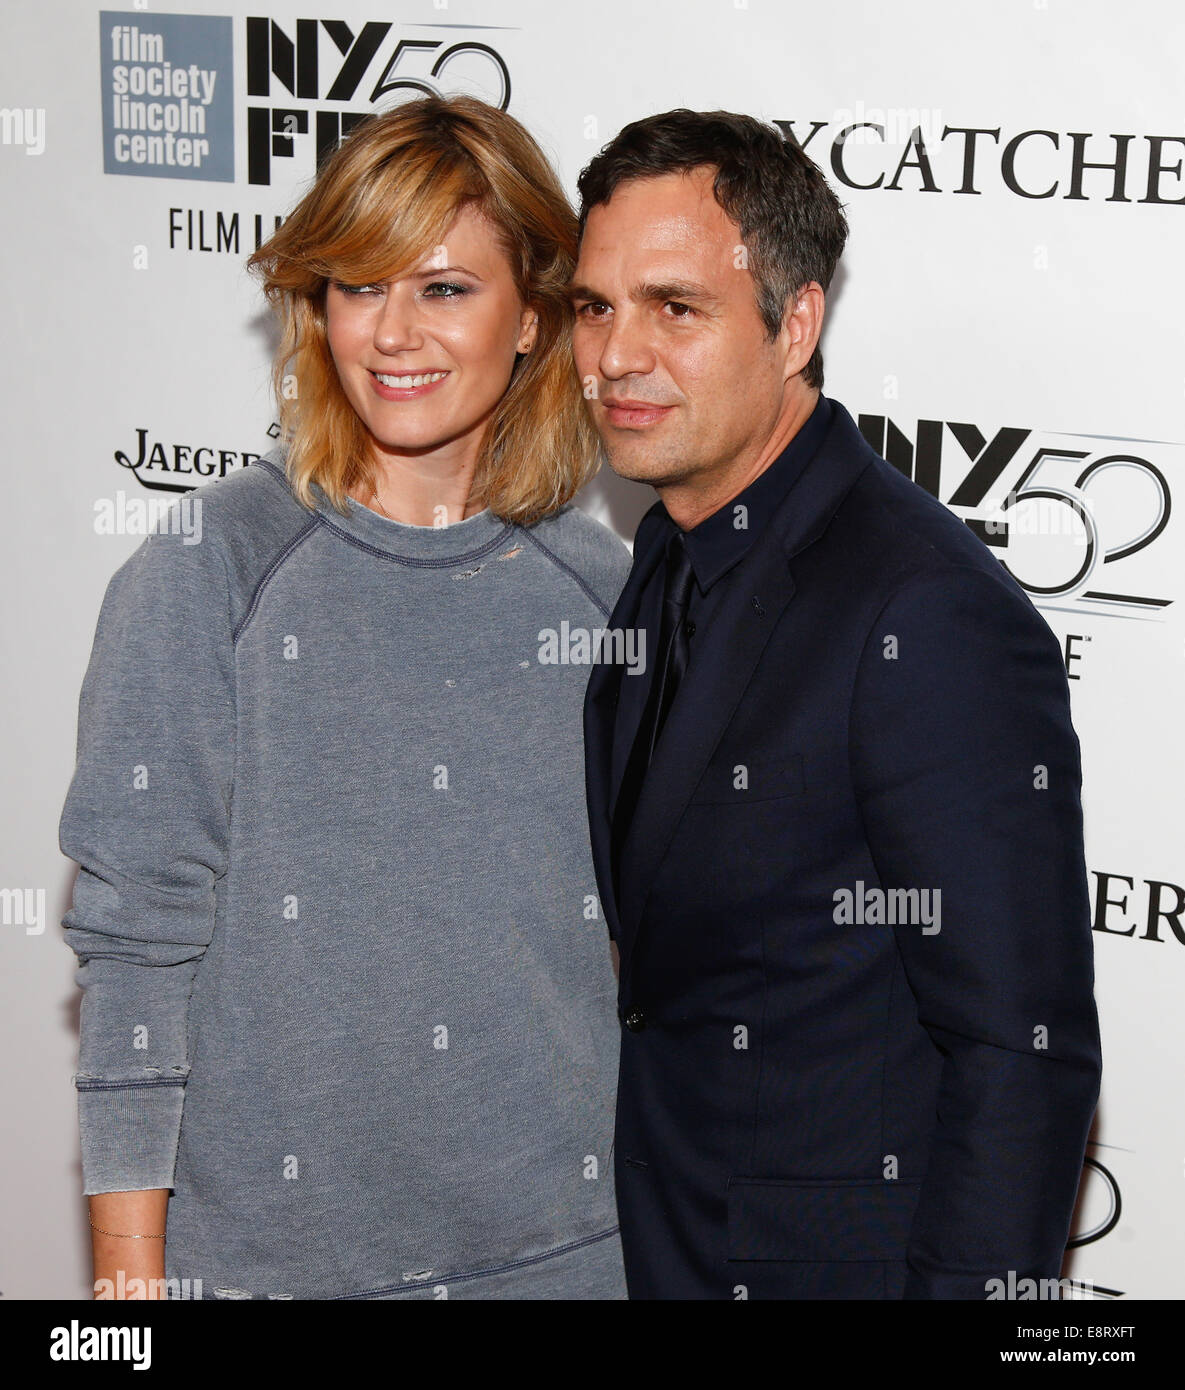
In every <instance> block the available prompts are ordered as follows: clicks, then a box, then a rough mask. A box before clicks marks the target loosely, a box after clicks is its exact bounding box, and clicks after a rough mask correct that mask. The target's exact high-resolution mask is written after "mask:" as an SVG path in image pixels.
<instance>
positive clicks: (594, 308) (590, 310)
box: [576, 299, 609, 319]
mask: <svg viewBox="0 0 1185 1390" xmlns="http://www.w3.org/2000/svg"><path fill="white" fill-rule="evenodd" d="M576 312H577V314H579V315H580V316H582V317H583V318H586V319H591V318H600V317H601V315H602V314H607V313H608V312H609V306H608V304H602V303H601V302H600V301H599V300H595V299H593V300H589V302H588V303H587V304H580V305H577V308H576Z"/></svg>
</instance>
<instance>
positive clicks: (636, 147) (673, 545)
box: [571, 111, 1100, 1299]
mask: <svg viewBox="0 0 1185 1390" xmlns="http://www.w3.org/2000/svg"><path fill="white" fill-rule="evenodd" d="M579 186H580V192H581V196H582V200H583V201H582V208H581V235H582V239H581V249H580V260H579V264H578V266H577V268H576V272H575V275H574V277H573V284H572V287H571V293H572V301H573V306H574V309H575V314H576V320H575V329H574V351H575V358H576V365H577V369H578V372H579V375H580V377H581V378H582V380H583V381H584V383H585V394H586V397H588V399H589V408H590V411H591V414H592V419H593V421H594V423H595V425H596V427H597V429H598V431H599V433H600V435H601V438H602V440H603V442H604V445H605V449H606V453H607V456H608V460H609V463H610V465H611V466H612V468H613V469H614V471H615V472H617V473H618V474H620V475H621V476H622V477H626V478H633V479H636V480H638V481H642V482H648V483H650V484H652V485H653V486H654V487H655V488H656V489H657V491H658V494H659V498H660V501H659V502H657V503H656V504H655V505H654V506H653V507H652V508H651V510H650V511H649V512H648V513H647V514H646V516H645V517H644V518H643V519H642V522H641V524H640V525H639V527H638V532H637V536H636V539H635V544H634V563H633V570H632V572H631V575H630V577H629V580H628V582H627V584H626V586H625V589H624V590H623V592H622V594H621V597H620V600H619V602H618V604H617V607H616V609H615V611H614V613H613V616H612V618H611V620H610V628H611V629H614V628H644V629H645V630H646V633H647V637H648V641H647V645H646V651H647V652H648V653H649V654H650V658H649V661H648V668H647V670H646V671H645V672H644V673H643V674H640V675H634V674H632V673H628V674H627V673H626V672H625V671H624V669H623V667H622V666H620V665H610V664H608V662H604V663H603V664H598V665H596V666H594V668H593V676H592V679H591V681H590V684H589V687H588V694H587V698H586V704H585V735H586V745H587V774H588V797H589V812H590V825H591V834H592V845H593V851H594V857H595V862H596V868H597V877H598V883H599V888H600V895H601V899H602V903H603V906H604V910H605V913H606V918H607V921H608V923H609V929H610V932H611V935H612V937H613V939H614V942H615V943H616V945H617V948H618V951H619V956H620V998H619V1015H620V1019H621V1027H622V1034H621V1068H620V1077H619V1090H618V1108H617V1129H616V1149H615V1163H616V1168H615V1176H616V1182H617V1195H618V1208H619V1212H620V1217H621V1233H622V1240H623V1243H624V1249H625V1261H626V1274H627V1280H628V1286H629V1292H630V1296H631V1297H633V1298H745V1297H748V1298H878V1299H879V1298H885V1299H896V1298H964V1299H982V1298H987V1297H989V1296H990V1295H991V1293H992V1291H993V1289H998V1288H999V1287H1006V1288H1015V1287H1017V1285H1018V1283H1019V1281H1020V1280H1023V1279H1026V1278H1032V1279H1057V1277H1058V1275H1059V1272H1060V1267H1061V1261H1062V1256H1063V1252H1064V1249H1065V1244H1066V1238H1067V1232H1068V1228H1069V1223H1070V1218H1071V1213H1072V1210H1073V1207H1074V1201H1075V1195H1076V1192H1077V1188H1078V1183H1079V1178H1080V1175H1081V1168H1082V1158H1083V1151H1084V1148H1085V1143H1086V1138H1087V1133H1088V1130H1089V1126H1090V1122H1091V1117H1092V1114H1093V1111H1094V1107H1095V1102H1096V1099H1097V1096H1098V1089H1099V1076H1100V1058H1099V1037H1098V1023H1097V1017H1096V1012H1095V1004H1094V998H1093V961H1092V947H1091V936H1090V918H1089V910H1088V897H1087V883H1086V871H1085V866H1084V861H1083V851H1082V811H1081V801H1080V788H1081V772H1080V764H1079V749H1078V740H1077V738H1076V736H1075V733H1074V730H1073V727H1072V725H1071V722H1070V709H1069V696H1068V687H1067V683H1066V675H1065V669H1064V664H1063V662H1062V659H1061V653H1060V649H1059V646H1058V643H1057V641H1056V639H1055V638H1054V636H1053V634H1052V633H1051V632H1050V630H1049V628H1048V627H1047V626H1046V624H1045V623H1044V621H1043V620H1042V618H1041V616H1040V615H1039V614H1038V613H1037V611H1036V609H1035V608H1034V607H1033V606H1032V604H1031V603H1030V601H1029V599H1028V597H1027V596H1026V595H1025V593H1024V592H1023V590H1022V589H1021V588H1020V587H1019V586H1018V585H1017V584H1016V583H1015V582H1014V581H1013V580H1012V578H1011V577H1010V576H1009V575H1008V573H1007V572H1006V571H1005V569H1004V568H1003V566H1002V565H1001V564H1000V563H999V561H998V560H997V559H996V558H995V557H994V556H993V555H992V553H991V552H990V551H989V550H988V549H987V547H986V546H985V545H984V544H983V543H982V542H981V541H980V540H979V539H978V538H977V537H976V536H975V535H973V534H972V533H971V531H970V530H969V529H968V528H967V527H966V526H965V525H964V524H963V523H962V522H960V521H959V520H958V519H956V518H955V517H954V516H953V515H952V514H951V513H950V512H949V511H948V510H947V509H946V508H945V507H944V506H942V505H941V504H940V503H939V502H938V501H936V500H935V499H934V498H932V497H930V496H929V495H928V494H927V493H925V492H924V491H923V490H922V489H921V488H919V487H918V486H916V485H915V484H914V483H913V482H911V481H910V480H909V479H907V478H906V477H904V476H903V475H902V474H901V473H900V472H898V471H896V470H895V469H894V468H892V467H890V466H889V465H888V464H887V463H886V462H885V461H884V460H883V459H881V458H880V457H879V456H878V455H877V454H876V453H875V452H874V451H873V449H872V448H871V447H870V446H869V445H868V444H867V443H866V442H865V441H864V439H863V438H862V437H861V435H860V433H859V431H858V430H857V428H856V426H855V424H854V423H853V421H852V418H851V416H850V415H849V414H848V412H847V411H846V410H845V409H844V408H843V406H841V405H840V404H839V403H838V402H836V401H832V400H828V399H827V398H826V397H824V396H823V395H822V394H821V391H820V388H821V386H822V381H823V373H822V361H821V358H820V354H819V349H818V340H819V332H820V328H821V325H822V319H823V308H824V295H825V292H826V291H827V288H828V286H829V284H830V280H831V275H832V272H833V270H834V268H835V264H836V262H837V260H838V258H839V255H840V253H841V251H842V249H843V245H844V241H845V238H846V231H847V229H846V224H845V221H844V217H843V213H842V211H841V208H840V205H839V204H838V202H837V201H836V199H835V196H834V194H833V193H832V192H831V190H830V189H829V188H828V186H827V184H826V182H825V180H824V179H823V177H822V175H821V174H820V173H819V171H818V169H817V168H816V167H815V165H814V164H813V163H812V162H811V161H810V160H809V159H808V158H807V156H806V155H805V154H803V153H802V151H801V150H800V149H798V147H797V146H795V145H794V144H791V143H787V142H785V141H783V140H782V138H781V137H780V136H779V135H778V133H777V132H776V131H775V130H774V129H772V128H771V127H767V126H765V125H763V124H761V123H760V122H758V121H755V120H752V119H751V118H748V117H743V116H736V115H731V114H729V113H724V112H712V113H694V112H690V111H672V112H668V113H666V114H664V115H659V116H654V117H650V118H648V119H646V120H643V121H639V122H636V123H634V124H633V125H631V126H628V127H626V128H625V129H624V130H623V131H622V132H621V133H620V134H619V135H618V136H617V137H616V138H615V139H614V140H613V141H612V142H611V143H610V144H609V145H608V146H607V147H606V148H605V149H604V150H603V151H602V152H601V153H600V154H599V155H598V156H597V157H596V158H595V159H594V160H593V161H592V163H591V164H590V165H589V167H588V168H587V169H586V170H585V171H584V172H583V174H582V175H581V178H580V185H579ZM1010 1273H1011V1275H1012V1279H1011V1281H1009V1275H1010ZM997 1280H1002V1281H1003V1285H998V1284H996V1283H995V1282H994V1281H997Z"/></svg>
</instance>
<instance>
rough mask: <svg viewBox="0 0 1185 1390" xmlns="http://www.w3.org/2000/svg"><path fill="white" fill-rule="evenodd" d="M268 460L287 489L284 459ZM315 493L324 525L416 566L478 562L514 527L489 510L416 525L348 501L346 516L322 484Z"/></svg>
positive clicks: (357, 541)
mask: <svg viewBox="0 0 1185 1390" xmlns="http://www.w3.org/2000/svg"><path fill="white" fill-rule="evenodd" d="M269 461H270V462H271V466H272V469H273V471H275V472H278V473H279V474H280V475H281V477H282V478H283V479H284V482H285V484H286V485H287V482H288V479H287V474H286V473H285V472H284V468H283V460H282V459H281V460H278V461H277V460H274V459H273V460H269ZM260 462H264V460H262V459H261V460H260ZM310 491H311V492H312V494H313V503H314V506H315V508H316V511H317V515H318V516H319V518H320V520H321V523H322V525H324V526H327V527H328V528H329V529H330V530H332V531H334V532H336V533H337V534H338V535H340V536H343V537H344V538H345V539H346V540H349V541H352V542H354V544H356V545H360V546H362V547H363V548H365V549H368V550H371V551H378V552H380V553H381V554H383V555H386V556H389V557H390V558H391V559H393V560H402V561H404V562H406V563H411V564H422V565H428V566H431V565H450V564H456V563H458V562H461V561H466V560H471V559H475V558H477V557H479V556H481V555H484V554H485V553H486V552H487V551H489V550H492V549H493V548H494V547H495V546H496V545H499V544H500V543H501V542H503V541H508V540H509V539H510V537H511V536H512V535H513V534H514V529H515V528H514V526H513V525H512V524H511V523H510V522H508V521H503V520H501V518H499V517H497V516H495V515H494V514H493V512H491V511H490V509H489V508H488V507H486V508H484V509H483V510H482V511H480V512H477V513H476V514H475V515H474V516H469V517H466V518H465V519H464V520H463V521H454V522H452V523H451V524H450V525H448V526H411V525H409V524H407V523H406V522H402V521H392V520H391V519H390V518H389V517H385V516H380V514H379V513H378V512H376V511H373V510H372V509H371V508H370V507H367V506H364V505H363V504H362V503H361V502H356V501H355V500H354V499H353V498H352V497H347V498H346V506H347V508H348V511H347V513H346V515H345V516H343V515H342V513H341V512H339V511H338V510H337V508H336V507H335V506H334V505H333V503H332V502H330V500H329V498H328V497H326V495H325V493H324V491H323V490H322V489H321V487H320V485H319V484H317V483H312V484H310Z"/></svg>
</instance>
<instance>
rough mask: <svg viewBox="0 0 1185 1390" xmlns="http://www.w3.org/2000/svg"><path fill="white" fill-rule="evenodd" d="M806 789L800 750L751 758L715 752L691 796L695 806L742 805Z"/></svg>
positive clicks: (778, 797)
mask: <svg viewBox="0 0 1185 1390" xmlns="http://www.w3.org/2000/svg"><path fill="white" fill-rule="evenodd" d="M805 792H806V782H805V779H804V776H803V765H802V754H801V753H789V754H780V755H779V756H777V757H769V756H767V755H764V754H757V755H755V756H753V757H751V758H749V757H747V756H746V755H744V754H740V753H730V754H728V755H727V756H722V755H720V754H717V756H716V757H714V758H713V759H712V761H711V762H710V763H709V764H708V766H707V769H706V770H705V772H704V775H703V777H702V778H701V779H700V782H699V785H698V786H697V787H696V789H695V792H694V794H693V796H692V798H691V804H692V805H695V806H745V805H752V804H754V803H756V802H758V801H775V800H780V799H782V798H783V797H792V796H802V795H803V794H804V793H805Z"/></svg>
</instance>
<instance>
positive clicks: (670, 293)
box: [568, 280, 720, 304]
mask: <svg viewBox="0 0 1185 1390" xmlns="http://www.w3.org/2000/svg"><path fill="white" fill-rule="evenodd" d="M630 297H631V298H632V299H638V300H645V301H650V302H654V301H657V302H658V303H660V304H665V303H666V302H667V301H668V300H672V299H673V300H675V301H676V302H677V303H680V304H683V303H698V304H719V303H720V296H719V295H715V294H713V293H712V292H711V290H709V289H708V287H707V286H706V285H701V284H699V283H698V282H696V281H694V280H662V281H645V282H643V283H641V284H638V285H635V286H634V287H633V289H632V290H631V291H630ZM568 298H569V299H572V300H576V299H587V300H591V301H593V302H594V303H597V304H603V303H606V302H607V301H606V299H605V296H604V295H602V294H598V293H597V291H596V290H594V289H592V288H591V287H590V286H588V285H569V286H568Z"/></svg>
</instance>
